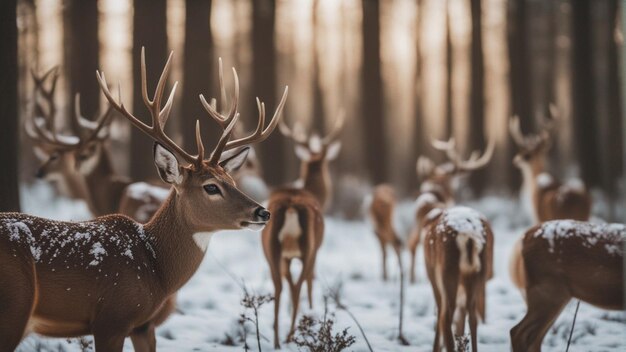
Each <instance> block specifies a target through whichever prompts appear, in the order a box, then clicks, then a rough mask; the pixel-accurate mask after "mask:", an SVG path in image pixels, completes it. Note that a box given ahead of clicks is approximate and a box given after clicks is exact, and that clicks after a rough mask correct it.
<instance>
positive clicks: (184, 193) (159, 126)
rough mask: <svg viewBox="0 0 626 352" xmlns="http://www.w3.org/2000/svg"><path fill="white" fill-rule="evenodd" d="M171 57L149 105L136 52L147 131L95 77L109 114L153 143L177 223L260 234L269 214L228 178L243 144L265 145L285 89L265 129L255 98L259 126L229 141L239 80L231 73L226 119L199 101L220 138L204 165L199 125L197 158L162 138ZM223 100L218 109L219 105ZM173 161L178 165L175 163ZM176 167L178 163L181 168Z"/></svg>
mask: <svg viewBox="0 0 626 352" xmlns="http://www.w3.org/2000/svg"><path fill="white" fill-rule="evenodd" d="M171 60H172V54H171V53H170V56H169V58H168V60H167V63H166V64H165V67H164V69H163V71H162V73H161V77H160V78H159V81H158V83H157V86H156V89H155V93H154V95H153V97H152V99H150V98H149V97H148V87H147V81H146V64H145V50H144V49H143V48H142V50H141V78H142V85H141V91H142V97H143V101H144V103H145V105H146V107H147V108H148V110H149V111H150V115H151V117H152V123H151V125H147V124H145V123H144V122H142V121H141V120H140V119H138V118H137V117H135V116H134V115H133V114H132V113H131V112H129V111H128V110H127V109H126V107H125V106H124V104H123V103H122V102H121V97H120V98H119V100H120V101H119V102H118V101H116V100H115V99H114V98H113V96H112V95H111V92H110V91H109V89H108V87H107V84H106V79H105V77H104V73H100V72H98V73H97V78H98V82H99V83H100V88H101V89H102V92H103V93H104V95H105V96H106V98H107V100H108V101H109V103H110V104H111V106H113V108H114V109H115V110H117V111H118V112H120V113H121V115H122V116H124V117H125V118H126V119H128V120H129V121H130V122H131V123H132V124H133V125H134V126H135V127H137V128H139V129H140V130H141V131H143V132H144V133H146V134H147V135H149V136H150V137H152V138H153V139H154V140H155V144H154V163H155V165H156V168H157V170H158V173H159V176H160V177H161V179H162V180H163V181H164V182H166V183H169V184H171V185H172V187H173V189H174V192H175V197H174V198H173V202H175V208H176V209H177V216H178V217H179V218H180V220H179V221H183V222H185V225H187V226H188V227H190V228H191V229H193V230H194V231H196V232H199V231H207V232H212V231H215V230H217V229H220V230H221V229H239V228H250V229H259V228H262V227H263V226H264V225H265V224H266V223H267V221H269V218H270V213H269V212H268V211H267V210H266V209H265V208H263V207H262V206H260V205H259V204H258V203H257V202H255V201H254V200H252V199H250V198H249V197H248V196H246V195H245V194H244V193H243V192H241V191H240V190H239V189H238V188H237V186H236V185H235V182H234V180H233V178H232V177H231V176H230V173H232V172H234V171H236V170H237V169H238V168H240V167H241V166H242V165H243V164H244V162H245V161H246V157H247V156H248V152H249V147H247V145H248V144H252V143H258V142H261V141H263V140H265V139H266V138H267V137H268V136H269V135H270V133H271V132H272V131H273V130H274V128H275V127H276V125H277V124H278V122H279V120H280V115H281V112H282V109H283V106H284V105H285V101H286V99H287V92H288V88H287V87H285V91H284V93H283V96H282V98H281V100H280V103H279V104H278V107H277V108H276V111H275V112H274V116H273V117H272V120H271V121H270V123H269V124H268V126H267V127H265V104H264V103H262V102H261V101H260V100H259V99H258V98H257V107H258V110H259V121H258V125H257V128H256V130H255V131H254V133H252V134H250V135H248V136H246V137H243V138H239V139H236V140H231V135H232V132H233V128H234V127H235V124H236V123H237V120H238V118H239V112H238V111H237V107H238V103H239V79H238V77H237V71H236V70H235V69H234V68H233V79H234V86H235V89H234V94H233V96H232V101H231V105H230V109H229V110H228V113H227V114H226V115H224V114H221V113H219V112H218V111H217V109H216V106H215V103H214V102H212V103H207V101H206V99H205V98H204V96H203V95H200V101H201V103H202V105H203V106H204V108H205V110H206V112H207V114H208V116H209V117H210V118H211V119H212V120H213V121H215V122H216V123H217V124H218V125H219V126H220V127H221V128H222V134H221V137H220V139H219V141H218V142H217V144H216V146H215V148H214V149H213V151H212V152H211V153H210V154H209V155H208V158H206V159H205V149H204V144H203V142H202V137H201V135H200V121H196V145H197V154H196V155H192V154H190V153H188V152H186V151H185V150H183V149H182V148H181V147H180V146H179V145H178V144H176V143H175V142H174V141H172V140H171V139H170V137H168V136H167V135H166V134H165V132H164V127H165V124H166V123H167V120H168V118H169V116H170V112H171V109H172V102H173V98H174V94H175V92H176V87H177V85H178V82H176V83H175V84H174V86H173V88H172V90H171V92H170V95H169V97H168V99H167V101H166V102H165V104H164V105H163V106H162V97H163V93H164V90H165V83H166V81H167V77H168V75H169V72H170V68H171ZM225 100H226V99H225V98H224V99H222V103H225ZM179 159H181V160H180V161H179ZM181 162H182V163H181Z"/></svg>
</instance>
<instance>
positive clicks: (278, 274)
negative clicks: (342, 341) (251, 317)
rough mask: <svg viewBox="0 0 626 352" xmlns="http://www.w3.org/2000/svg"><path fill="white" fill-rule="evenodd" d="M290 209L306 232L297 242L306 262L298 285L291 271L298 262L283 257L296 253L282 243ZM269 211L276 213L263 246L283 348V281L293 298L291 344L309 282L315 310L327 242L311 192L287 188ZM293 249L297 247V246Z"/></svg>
mask: <svg viewBox="0 0 626 352" xmlns="http://www.w3.org/2000/svg"><path fill="white" fill-rule="evenodd" d="M289 209H295V210H296V211H297V216H298V222H299V226H300V229H301V231H302V234H301V236H300V237H299V239H298V242H297V245H298V247H299V253H300V256H299V257H297V259H300V260H301V261H302V272H301V274H300V277H298V279H297V280H296V282H295V283H294V281H293V278H292V276H291V271H290V266H291V261H292V259H295V258H286V257H285V256H284V255H283V252H284V251H285V250H286V249H289V250H292V249H293V248H285V244H288V245H289V243H290V242H287V243H285V242H281V241H280V239H279V235H280V233H281V230H282V229H283V225H284V223H285V217H286V216H285V213H286V212H287V211H288V210H289ZM268 210H269V211H270V212H271V213H272V219H271V220H270V222H269V224H268V226H267V227H265V229H264V230H263V235H262V242H263V251H264V253H265V257H266V258H267V261H268V263H269V266H270V271H271V274H272V282H273V283H274V346H275V347H276V348H279V347H280V342H279V324H278V316H279V309H280V295H281V292H282V279H283V277H285V278H286V279H287V283H288V284H289V292H290V294H291V306H292V313H291V328H290V329H289V334H288V335H287V341H289V340H291V338H292V337H293V334H294V331H295V330H294V328H295V322H296V317H297V315H298V308H299V305H300V290H301V288H302V284H303V283H304V281H306V282H307V288H308V298H309V305H310V306H311V308H312V307H313V298H312V291H313V278H314V271H315V258H316V256H317V250H318V249H319V247H320V246H321V245H322V240H323V238H324V218H323V215H322V210H321V207H320V205H319V203H318V201H317V199H316V198H315V197H314V196H313V195H312V194H311V193H309V192H308V191H306V190H300V189H288V188H285V189H279V190H276V191H274V192H273V193H272V195H271V196H270V199H269V206H268ZM290 247H293V243H291V245H290Z"/></svg>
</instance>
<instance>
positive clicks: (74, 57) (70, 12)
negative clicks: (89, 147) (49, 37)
mask: <svg viewBox="0 0 626 352" xmlns="http://www.w3.org/2000/svg"><path fill="white" fill-rule="evenodd" d="M63 19H64V22H63V44H64V51H63V54H64V58H63V59H64V61H65V63H64V64H65V73H66V76H67V81H68V89H67V94H68V97H67V101H68V103H72V102H73V101H74V94H76V93H80V103H81V108H82V112H83V114H84V115H85V116H86V117H87V118H91V117H92V116H95V114H96V112H97V111H98V108H99V106H100V88H99V87H98V82H97V81H96V77H95V72H96V70H97V69H98V68H99V66H100V61H99V59H98V55H99V46H100V44H99V43H100V40H99V39H98V1H97V0H64V1H63ZM69 106H73V105H71V104H70V105H69ZM70 111H72V110H70ZM72 121H73V120H72ZM74 127H77V126H74Z"/></svg>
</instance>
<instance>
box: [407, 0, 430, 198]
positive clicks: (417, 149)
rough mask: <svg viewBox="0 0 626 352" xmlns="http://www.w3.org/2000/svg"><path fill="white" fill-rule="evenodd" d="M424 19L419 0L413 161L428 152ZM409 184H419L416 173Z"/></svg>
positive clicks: (412, 187) (422, 7)
mask: <svg viewBox="0 0 626 352" xmlns="http://www.w3.org/2000/svg"><path fill="white" fill-rule="evenodd" d="M423 19H424V1H423V0H418V1H417V21H416V24H415V27H416V29H417V30H416V32H417V33H416V34H415V38H416V40H415V51H416V55H415V57H416V62H415V86H414V87H415V93H414V99H415V120H414V121H415V122H414V125H413V158H412V162H415V161H416V160H417V158H418V157H419V156H420V155H421V154H423V153H426V148H425V143H424V131H423V128H424V122H423V119H424V117H423V110H422V89H423V88H422V46H421V45H422V44H421V35H422V23H423ZM408 180H409V182H408V186H409V189H415V187H416V186H417V184H418V181H419V180H418V179H417V176H416V175H415V174H412V175H411V176H409V178H408Z"/></svg>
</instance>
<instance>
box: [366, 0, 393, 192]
mask: <svg viewBox="0 0 626 352" xmlns="http://www.w3.org/2000/svg"><path fill="white" fill-rule="evenodd" d="M362 8H363V23H362V39H363V64H362V67H361V80H362V81H361V115H362V117H363V125H364V126H365V128H364V129H363V132H364V136H363V138H364V140H365V143H364V144H365V148H366V153H367V164H368V169H369V173H370V176H371V178H372V182H374V183H375V184H376V183H381V182H384V181H385V180H387V162H386V157H387V146H386V145H385V124H384V120H383V87H382V77H381V70H380V2H379V1H378V0H362Z"/></svg>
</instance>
